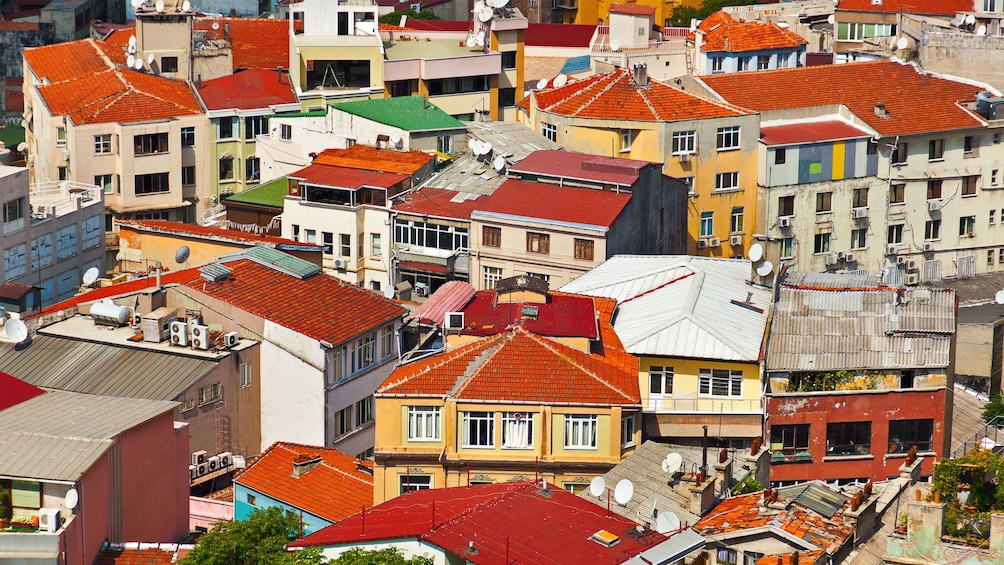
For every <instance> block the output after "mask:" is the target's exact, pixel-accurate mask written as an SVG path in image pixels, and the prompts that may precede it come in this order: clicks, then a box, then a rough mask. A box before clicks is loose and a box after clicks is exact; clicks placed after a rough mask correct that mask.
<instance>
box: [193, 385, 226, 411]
mask: <svg viewBox="0 0 1004 565" xmlns="http://www.w3.org/2000/svg"><path fill="white" fill-rule="evenodd" d="M222 398H223V387H222V386H221V385H220V383H213V384H211V385H209V386H204V387H202V388H200V389H199V406H202V405H203V404H209V403H210V402H216V401H217V400H220V399H222Z"/></svg>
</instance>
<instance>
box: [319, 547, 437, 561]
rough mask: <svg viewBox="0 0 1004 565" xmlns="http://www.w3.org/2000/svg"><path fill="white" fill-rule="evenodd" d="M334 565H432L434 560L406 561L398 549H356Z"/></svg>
mask: <svg viewBox="0 0 1004 565" xmlns="http://www.w3.org/2000/svg"><path fill="white" fill-rule="evenodd" d="M331 564H332V565H432V558H431V557H426V556H424V555H423V556H418V557H412V558H411V559H405V557H404V554H403V553H401V550H400V549H398V548H396V547H387V548H384V549H373V550H368V551H367V550H363V549H362V548H361V547H356V548H353V549H350V550H349V551H346V552H345V553H343V554H341V555H339V556H338V559H335V560H334V561H332V562H331Z"/></svg>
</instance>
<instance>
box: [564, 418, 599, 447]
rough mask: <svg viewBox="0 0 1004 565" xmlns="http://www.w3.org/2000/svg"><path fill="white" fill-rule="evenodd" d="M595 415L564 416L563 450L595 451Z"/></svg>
mask: <svg viewBox="0 0 1004 565" xmlns="http://www.w3.org/2000/svg"><path fill="white" fill-rule="evenodd" d="M596 422H597V417H596V414H566V415H565V449H596Z"/></svg>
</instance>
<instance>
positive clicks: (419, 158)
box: [314, 144, 434, 176]
mask: <svg viewBox="0 0 1004 565" xmlns="http://www.w3.org/2000/svg"><path fill="white" fill-rule="evenodd" d="M433 159H434V157H433V156H432V155H429V154H428V153H425V152H422V151H412V150H406V151H400V150H397V149H377V148H375V147H370V146H369V145H361V144H356V145H353V146H352V147H349V148H348V149H325V150H324V151H321V152H320V153H318V154H317V157H315V158H314V163H315V164H318V165H332V166H335V167H346V168H349V169H363V170H369V171H381V172H384V173H398V174H402V175H409V176H410V175H414V174H415V173H417V172H418V171H420V170H421V169H422V168H423V167H425V166H426V165H428V164H429V162H430V161H432V160H433Z"/></svg>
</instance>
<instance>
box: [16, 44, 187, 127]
mask: <svg viewBox="0 0 1004 565" xmlns="http://www.w3.org/2000/svg"><path fill="white" fill-rule="evenodd" d="M23 54H24V59H25V61H26V62H27V63H28V66H29V67H30V68H31V72H32V73H33V74H34V75H35V77H37V78H38V80H39V81H41V82H42V84H39V85H38V86H35V87H34V88H36V89H37V90H38V93H39V95H40V96H41V97H42V100H44V102H45V104H46V106H47V107H48V109H49V112H50V113H51V114H52V115H54V116H67V117H68V118H69V119H70V120H71V121H72V122H73V123H74V124H76V125H81V124H93V123H109V122H119V123H131V122H141V121H150V120H158V119H170V118H175V117H178V116H189V115H196V114H201V113H202V105H201V104H200V103H199V100H198V98H197V97H196V95H195V93H194V92H192V89H191V88H190V87H189V86H188V85H187V84H186V83H184V82H182V81H178V80H173V79H169V78H166V77H161V76H157V75H153V74H149V73H145V72H142V71H137V70H134V69H130V68H128V67H127V66H126V64H125V63H126V53H125V51H123V50H122V49H121V48H118V47H115V46H112V45H109V44H106V43H104V42H101V41H96V40H94V39H81V40H79V41H70V42H67V43H57V44H55V45H46V46H44V47H35V48H33V49H25V50H24V51H23Z"/></svg>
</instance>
